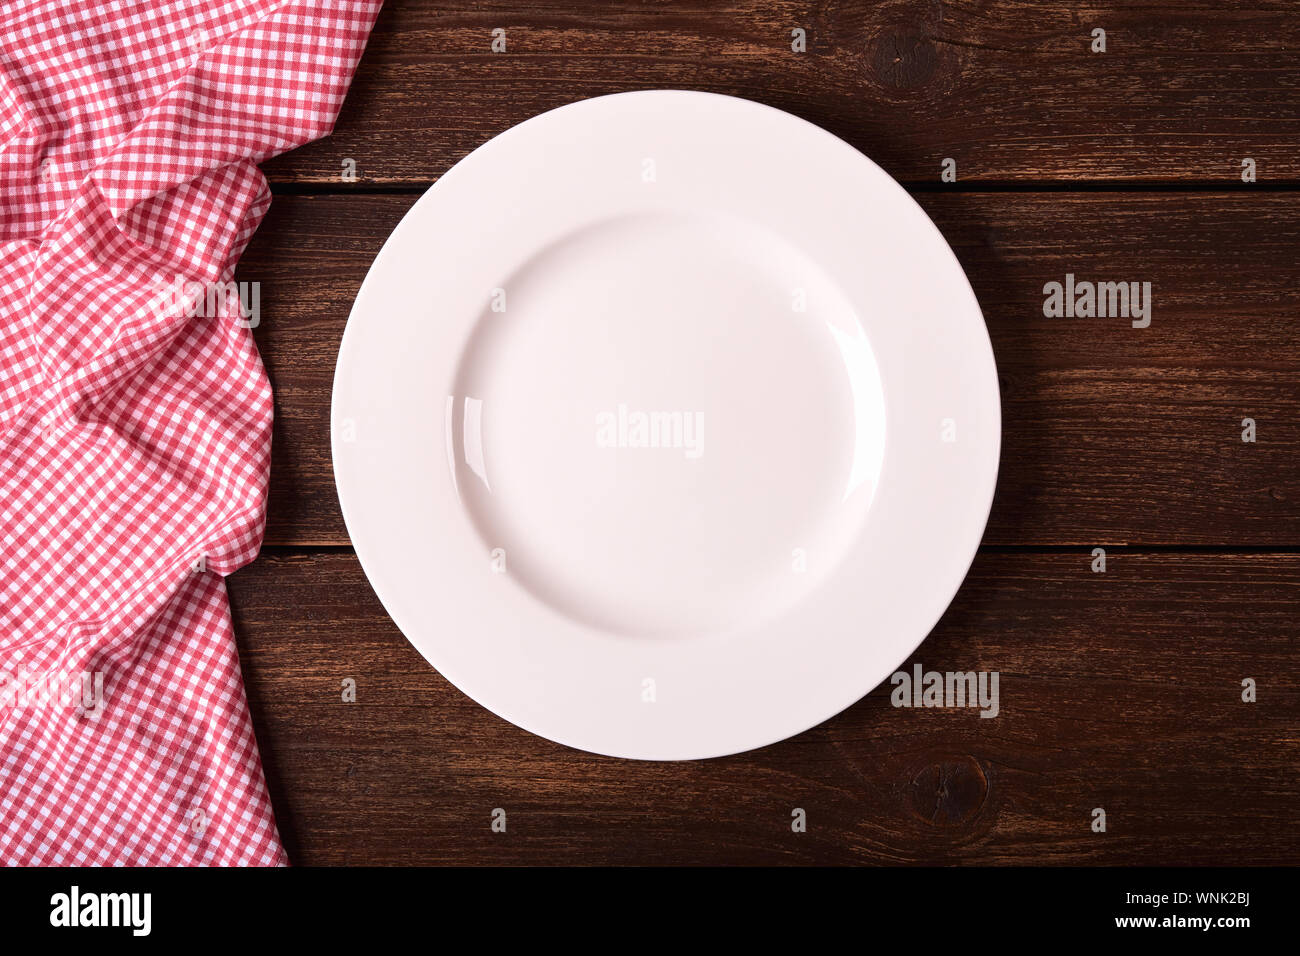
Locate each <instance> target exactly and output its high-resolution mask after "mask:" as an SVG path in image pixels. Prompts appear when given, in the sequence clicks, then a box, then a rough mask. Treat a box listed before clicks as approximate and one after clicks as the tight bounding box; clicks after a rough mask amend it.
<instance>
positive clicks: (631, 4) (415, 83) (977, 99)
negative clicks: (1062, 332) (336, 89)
mask: <svg viewBox="0 0 1300 956" xmlns="http://www.w3.org/2000/svg"><path fill="white" fill-rule="evenodd" d="M1295 14H1296V10H1295V6H1294V4H1292V3H1290V2H1287V0H1272V2H1268V0H1190V2H1189V0H1180V2H1178V3H1173V2H1165V3H1153V4H1136V5H1135V4H1126V3H1122V2H1119V0H1109V2H1102V3H1095V4H1090V5H1088V6H1087V7H1083V8H1081V7H1079V6H1078V4H1074V3H1070V2H1068V0H1036V2H1028V0H993V2H975V0H964V2H933V0H888V2H876V3H866V2H861V0H833V2H829V3H824V2H812V0H728V2H727V3H726V4H723V5H710V6H707V8H706V7H701V6H700V5H699V4H698V3H691V2H659V3H654V4H647V3H643V2H638V0H601V2H586V3H581V2H573V0H544V2H535V3H528V4H522V3H518V2H501V0H490V2H481V3H473V4H469V3H454V4H449V3H442V2H439V3H433V2H429V0H419V2H417V0H405V2H400V0H399V2H390V3H389V4H388V5H387V6H386V8H385V10H384V11H383V13H382V14H381V16H380V19H379V22H378V25H377V27H376V29H375V32H374V34H373V36H372V37H371V40H370V45H369V49H368V50H367V52H366V55H365V58H364V59H363V61H362V64H361V68H360V70H359V71H358V75H357V78H356V81H355V83H354V84H353V88H352V91H351V93H350V95H349V97H348V100H347V103H346V104H345V106H344V108H343V112H342V115H341V116H340V118H339V122H338V126H337V129H336V131H335V133H334V135H333V136H331V137H330V138H328V139H326V140H324V141H322V142H319V143H315V144H312V145H309V146H306V147H304V148H302V149H300V150H297V151H296V152H294V153H292V154H290V155H288V156H286V157H283V158H280V159H276V160H274V161H272V162H270V163H269V164H267V172H268V174H269V176H270V177H271V179H272V180H273V181H275V182H279V183H332V184H339V183H340V173H341V171H342V164H343V161H344V160H345V159H351V160H353V161H354V162H355V163H356V168H357V173H358V175H359V177H360V178H359V183H360V184H361V185H366V184H370V185H373V184H391V183H407V184H421V183H425V184H427V183H429V182H431V181H433V180H434V179H436V178H437V177H438V176H440V175H441V174H442V173H444V172H446V171H447V169H448V168H449V167H450V166H451V165H452V164H454V163H455V162H456V161H458V160H459V159H461V158H462V157H463V156H464V155H465V154H466V153H468V152H469V151H470V150H472V149H474V148H475V147H476V146H478V145H480V144H481V143H483V142H485V141H486V140H488V139H490V138H491V137H493V136H495V135H496V134H498V133H501V132H503V131H504V130H506V129H508V128H509V127H510V126H512V125H514V124H516V123H519V122H520V121H522V120H524V119H527V118H528V117H530V116H533V115H535V114H537V113H540V112H543V111H545V110H548V109H552V108H554V107H557V106H561V105H563V104H565V103H569V102H572V101H574V100H578V99H585V98H587V97H591V96H598V95H601V94H605V93H614V92H621V91H626V90H635V89H644V88H684V89H695V90H709V91H713V92H718V93H727V94H731V95H735V96H742V97H747V98H749V99H754V100H758V101H760V102H764V103H768V104H770V105H772V106H776V107H779V108H781V109H784V110H787V111H789V112H792V113H794V114H796V115H798V116H802V117H804V118H806V119H808V120H811V121H812V122H815V123H818V124H819V125H821V126H823V127H825V128H826V129H829V130H830V131H832V132H834V133H836V134H837V135H839V136H841V137H843V138H844V139H846V140H848V141H849V142H850V143H852V144H853V145H854V146H856V147H858V148H859V149H861V150H863V151H864V152H866V153H867V154H868V155H869V156H871V157H872V158H873V159H875V160H876V161H877V162H879V163H880V164H881V165H882V166H884V167H885V168H886V169H887V170H888V171H889V172H891V173H892V174H893V175H894V176H895V177H897V178H900V179H904V180H907V181H916V182H937V181H938V179H939V173H940V164H941V162H942V160H943V159H944V158H945V157H951V158H953V159H955V160H956V161H957V171H958V176H959V179H960V180H961V181H963V182H993V181H1001V182H1042V181H1062V182H1095V181H1117V182H1158V181H1164V182H1193V181H1194V182H1210V183H1218V184H1229V183H1239V181H1240V174H1241V166H1240V162H1241V160H1242V159H1243V158H1245V157H1250V158H1253V159H1255V161H1256V162H1257V164H1258V175H1259V178H1260V181H1261V182H1268V181H1272V182H1279V181H1286V180H1295V179H1297V177H1298V176H1300V109H1298V108H1297V103H1298V102H1300V18H1297V17H1296V15H1295ZM796 27H797V28H801V29H803V30H805V31H806V34H807V52H805V53H795V52H793V51H792V50H791V30H792V29H794V28H796ZM495 28H504V29H505V30H506V41H507V45H506V50H507V52H505V53H497V54H494V53H492V52H491V46H490V45H491V41H492V30H493V29H495ZM1095 28H1101V29H1104V30H1105V31H1106V41H1107V48H1106V52H1105V53H1093V52H1091V50H1090V47H1091V44H1092V31H1093V29H1095Z"/></svg>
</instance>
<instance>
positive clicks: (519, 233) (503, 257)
mask: <svg viewBox="0 0 1300 956" xmlns="http://www.w3.org/2000/svg"><path fill="white" fill-rule="evenodd" d="M332 434H333V451H334V471H335V475H336V478H337V481H338V489H339V498H340V500H341V502H342V507H343V514H344V517H345V519H346V521H347V526H348V531H349V533H350V535H351V537H352V542H353V544H354V546H355V547H356V551H357V555H358V556H359V558H360V560H361V564H362V566H363V567H364V568H365V571H366V575H367V576H368V577H369V579H370V582H371V583H372V585H373V586H374V588H375V591H376V593H378V595H379V597H380V599H381V600H382V601H383V604H384V607H385V608H387V610H388V612H389V613H390V614H391V615H392V617H393V620H394V621H396V623H397V625H398V627H400V628H401V630H402V633H403V634H405V635H406V637H407V638H408V639H409V640H410V641H411V643H412V644H414V645H415V647H416V648H417V649H418V650H419V651H420V652H421V653H422V654H423V655H424V656H425V657H426V658H427V659H428V660H429V662H430V663H431V664H432V665H433V666H434V667H436V668H437V669H438V670H439V671H440V672H441V673H442V674H443V675H444V676H445V677H446V678H447V679H448V680H450V681H451V682H452V683H454V684H455V685H456V686H457V687H459V688H460V689H461V690H462V691H464V692H465V693H466V694H468V695H469V696H470V697H472V698H473V699H474V700H476V701H478V702H479V703H480V704H482V705H483V706H484V707H486V708H488V709H489V710H491V711H493V712H495V713H496V714H498V715H500V716H501V717H504V718H505V719H506V720H509V721H512V722H513V723H515V724H517V725H519V726H520V727H523V728H525V729H527V730H530V731H532V732H533V733H536V734H540V735H542V736H544V737H548V738H550V739H552V740H555V741H559V742H560V743H563V744H568V745H570V746H573V747H579V748H582V749H584V750H590V751H595V752H597V753H603V754H612V755H616V756H621V757H635V758H644V759H660V760H677V759H690V758H699V757H710V756H717V755H722V754H728V753H734V752H736V751H741V750H747V749H749V748H752V747H758V746H762V745H764V744H769V743H772V742H775V741H778V740H781V739H783V738H785V737H789V736H791V735H793V734H796V733H799V732H800V731H803V730H806V729H807V728H809V727H812V726H814V725H815V724H818V723H820V722H821V721H823V720H825V719H827V718H828V717H830V716H832V715H833V714H835V713H837V712H838V711H840V710H842V709H843V708H845V707H847V706H849V705H850V704H852V703H853V702H854V701H856V700H858V699H859V698H860V697H862V696H863V695H864V694H865V693H867V692H868V691H870V690H871V689H872V688H873V687H875V686H876V685H877V684H879V683H880V682H881V681H882V680H884V679H885V678H886V677H887V676H888V675H889V674H890V673H891V672H892V671H893V670H894V669H895V668H897V667H898V666H899V665H900V664H901V663H902V662H903V661H905V659H906V658H907V656H908V655H909V654H910V653H911V652H912V651H913V650H914V649H915V648H916V646H917V645H918V644H919V643H920V642H921V641H922V640H923V639H924V638H925V636H926V634H927V633H928V632H929V631H930V629H931V628H932V627H933V626H934V624H935V622H936V621H937V620H938V618H939V616H940V614H942V612H943V610H944V608H945V607H946V606H947V605H948V602H949V601H950V600H951V599H952V597H953V595H954V594H955V593H956V591H957V588H958V586H959V585H960V584H961V582H962V578H963V577H964V576H965V573H966V571H967V569H968V567H969V565H970V562H971V559H972V558H973V556H974V554H975V550H976V548H977V546H978V544H979V541H980V537H981V535H982V534H983V530H984V525H985V522H986V520H987V518H988V512H989V506H990V503H991V501H992V498H993V488H994V483H995V479H996V475H997V464H998V446H999V439H1000V415H999V403H998V383H997V374H996V369H995V367H994V362H993V355H992V351H991V349H990V347H989V340H988V335H987V332H986V331H985V328H984V322H983V319H982V317H981V315H980V309H979V305H978V303H977V302H976V301H975V296H974V295H973V294H972V292H971V289H970V286H969V284H968V283H967V281H966V277H965V275H964V274H963V273H962V270H961V267H960V266H959V265H958V264H957V261H956V259H955V258H954V257H953V254H952V252H951V250H950V249H949V248H948V246H947V244H946V243H945V242H944V240H943V238H942V237H941V236H940V234H939V232H938V230H936V229H935V227H934V225H933V224H932V223H931V222H930V220H929V219H928V218H927V217H926V215H925V214H924V213H923V212H922V211H921V209H920V208H919V207H918V206H917V205H916V203H915V202H913V201H912V199H911V198H910V197H909V196H908V195H907V193H906V192H905V191H904V190H903V189H902V188H901V187H899V186H898V184H897V183H895V182H894V181H893V180H892V179H890V178H889V177H888V176H887V175H886V174H885V173H884V172H882V171H881V170H880V169H879V168H878V167H877V166H876V165H875V164H873V163H872V162H871V161H870V160H868V159H867V158H866V157H864V156H863V155H862V154H861V153H858V152H857V151H855V150H854V149H852V148H851V147H849V146H848V145H846V144H845V143H844V142H842V141H841V140H839V139H836V138H835V137H834V136H832V135H830V134H829V133H827V132H825V131H823V130H821V129H819V128H818V127H816V126H813V125H810V124H809V123H807V122H804V121H803V120H800V119H797V118H795V117H793V116H790V115H789V114H786V113H783V112H780V111H778V110H775V109H771V108H769V107H766V106H760V105H758V104H755V103H751V102H748V101H745V100H739V99H733V98H731V97H725V96H717V95H713V94H706V93H693V92H682V91H648V92H638V93H624V94H619V95H615V96H606V97H600V98H597V99H591V100H586V101H584V102H580V103H575V104H573V105H570V106H566V107H563V108H561V109H557V110H554V111H552V112H549V113H546V114H544V115H542V116H538V117H536V118H534V119H531V120H529V121H527V122H525V123H522V124H521V125H519V126H517V127H515V128H513V129H511V130H509V131H507V132H506V133H503V134H502V135H500V136H498V137H497V138H496V139H494V140H492V141H491V142H489V143H486V144H485V145H483V146H482V147H480V148H479V149H477V150H475V151H474V152H473V153H471V154H470V155H469V156H467V157H466V158H465V159H464V160H462V161H461V162H460V163H458V164H457V165H456V166H455V168H453V169H452V170H450V171H449V172H448V173H447V174H446V175H445V176H443V177H442V178H441V179H440V180H439V181H438V182H437V184H435V185H434V186H433V188H431V189H430V190H429V191H428V192H427V193H426V194H425V195H424V196H423V197H422V198H421V199H420V200H419V202H417V203H416V204H415V206H414V207H413V208H412V209H411V211H410V212H409V213H408V214H407V215H406V218H405V219H403V220H402V222H401V224H400V225H399V226H398V227H397V229H396V230H394V232H393V234H392V236H391V237H390V238H389V240H388V242H387V243H386V244H385V245H384V248H383V250H382V251H381V252H380V254H379V257H378V258H377V259H376V260H375V264H374V266H373V267H372V268H371V270H370V274H369V275H368V276H367V278H366V281H365V284H364V285H363V286H362V288H361V291H360V293H359V294H358V296H357V300H356V305H355V307H354V308H353V310H352V316H351V318H350V319H349V321H348V326H347V331H346V333H345V334H344V336H343V344H342V347H341V349H340V352H339V360H338V369H337V372H336V376H335V380H334V400H333V412H332Z"/></svg>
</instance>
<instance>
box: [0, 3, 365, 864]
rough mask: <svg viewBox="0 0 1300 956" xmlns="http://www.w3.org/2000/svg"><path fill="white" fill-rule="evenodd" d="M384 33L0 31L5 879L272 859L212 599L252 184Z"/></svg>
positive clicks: (242, 360) (39, 22) (231, 16)
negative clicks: (18, 870) (50, 869)
mask: <svg viewBox="0 0 1300 956" xmlns="http://www.w3.org/2000/svg"><path fill="white" fill-rule="evenodd" d="M379 6H380V0H317V2H310V0H301V2H285V0H252V2H249V0H240V2H235V0H228V2H219V0H171V2H166V0H9V2H8V3H6V4H4V5H3V6H0V860H2V861H3V862H5V863H7V864H55V865H57V864H159V865H167V864H277V863H283V862H284V861H285V857H284V851H283V850H282V849H281V846H280V840H279V835H278V833H277V831H276V826H275V820H274V817H273V816H272V812H271V805H270V801H269V800H268V798H267V793H266V785H265V781H264V780H263V776H262V766H261V762H260V759H259V757H258V752H257V744H256V741H255V740H254V738H253V730H252V725H251V722H250V720H249V713H248V704H247V701H246V700H245V696H244V687H243V682H242V680H241V677H240V672H239V661H238V658H237V654H236V649H235V642H234V635H233V632H232V630H231V623H230V610H229V606H228V603H227V598H226V588H225V581H224V575H226V574H229V573H230V572H232V571H234V570H235V569H237V568H239V567H240V566H241V565H244V564H246V563H247V562H249V561H251V560H252V559H253V557H254V556H255V555H256V554H257V550H258V547H259V546H260V544H261V540H262V529H263V525H264V521H265V503H266V488H267V477H268V472H269V468H270V446H271V389H270V385H269V383H268V381H267V378H266V374H265V372H264V370H263V368H262V363H261V360H260V359H259V358H258V354H257V349H256V346H255V345H254V342H253V337H252V333H251V331H250V328H249V327H250V326H251V325H253V324H254V321H253V318H254V317H253V316H251V315H248V314H247V311H248V310H241V305H240V300H239V298H238V296H237V294H236V292H237V287H234V286H233V282H232V277H233V271H234V264H235V261H236V259H237V258H238V257H239V254H240V252H241V251H242V250H243V248H244V246H245V244H246V243H247V242H248V240H249V238H250V237H251V236H252V234H253V232H254V230H256V228H257V226H258V223H259V222H260V221H261V219H262V216H263V215H264V214H265V213H266V210H267V207H268V206H269V205H270V194H269V191H268V188H267V184H266V180H265V178H264V177H263V176H262V174H261V172H260V171H259V170H258V168H257V163H258V162H260V161H261V160H263V159H266V158H267V157H269V156H273V155H275V154H277V153H280V152H283V151H284V150H287V149H291V148H293V147H295V146H298V145H300V144H302V143H305V142H308V141H310V140H313V139H316V138H317V137H320V136H324V135H325V134H327V133H328V132H329V131H330V129H331V128H332V126H333V123H334V119H335V117H336V115H337V114H338V110H339V107H340V106H341V104H342V102H343V97H344V95H345V94H346V92H347V88H348V84H349V83H350V81H351V78H352V73H353V70H354V68H355V67H356V64H357V60H358V59H359V57H360V55H361V51H362V50H363V49H364V47H365V42H366V38H367V36H368V35H369V32H370V28H371V26H372V25H373V23H374V20H375V17H376V15H377V14H378V11H379ZM227 283H230V285H227ZM209 290H215V293H216V294H209ZM249 301H250V299H249V298H246V300H245V302H246V304H247V303H248V302H249ZM196 568H197V569H196Z"/></svg>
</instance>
